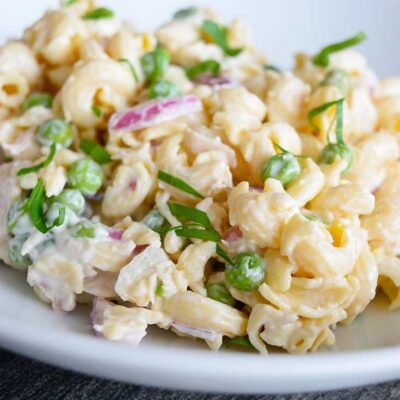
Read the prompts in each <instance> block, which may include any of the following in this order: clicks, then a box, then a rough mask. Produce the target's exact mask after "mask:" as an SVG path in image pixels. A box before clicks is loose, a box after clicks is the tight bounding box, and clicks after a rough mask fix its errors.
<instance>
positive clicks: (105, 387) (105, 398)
mask: <svg viewBox="0 0 400 400" xmlns="http://www.w3.org/2000/svg"><path fill="white" fill-rule="evenodd" d="M30 399H32V400H33V399H34V400H41V399H46V400H47V399H50V400H64V399H65V400H130V399H135V400H250V399H251V400H300V399H304V400H339V399H340V400H350V399H351V400H355V399H359V400H383V399H385V400H389V399H400V381H399V382H390V383H385V384H381V385H377V386H367V387H364V388H357V389H352V390H344V391H336V392H329V393H312V394H295V395H266V396H232V395H226V396H225V395H210V394H201V393H186V392H172V391H167V390H160V389H153V388H144V387H139V386H133V385H127V384H123V383H117V382H111V381H107V380H103V379H97V378H91V377H87V376H83V375H80V374H76V373H73V372H69V371H64V370H62V369H59V368H53V367H50V366H47V365H45V364H42V363H39V362H36V361H32V360H29V359H27V358H24V357H20V356H17V355H15V354H12V353H9V352H7V351H2V350H1V349H0V400H30Z"/></svg>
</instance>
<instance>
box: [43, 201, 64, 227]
mask: <svg viewBox="0 0 400 400" xmlns="http://www.w3.org/2000/svg"><path fill="white" fill-rule="evenodd" d="M64 221H65V207H62V208H60V211H59V214H58V217H57V218H56V219H55V220H54V222H53V225H52V226H51V227H49V228H47V229H48V230H51V229H53V228H55V227H56V226H61V225H62V224H63V223H64Z"/></svg>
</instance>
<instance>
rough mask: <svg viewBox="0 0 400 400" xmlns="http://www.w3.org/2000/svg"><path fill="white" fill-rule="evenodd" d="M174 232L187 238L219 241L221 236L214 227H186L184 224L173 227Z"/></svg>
mask: <svg viewBox="0 0 400 400" xmlns="http://www.w3.org/2000/svg"><path fill="white" fill-rule="evenodd" d="M174 231H175V233H176V235H177V236H179V237H184V238H189V239H201V240H207V241H209V242H219V241H220V240H221V236H220V235H219V233H218V232H217V231H215V230H214V229H212V230H208V229H197V228H187V227H185V226H183V227H180V228H176V229H174Z"/></svg>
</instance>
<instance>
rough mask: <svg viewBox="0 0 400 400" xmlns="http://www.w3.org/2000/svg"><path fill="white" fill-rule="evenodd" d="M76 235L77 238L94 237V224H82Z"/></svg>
mask: <svg viewBox="0 0 400 400" xmlns="http://www.w3.org/2000/svg"><path fill="white" fill-rule="evenodd" d="M74 236H75V237H77V238H91V239H93V238H94V237H95V236H96V234H95V230H94V228H93V227H92V226H81V227H80V228H79V229H78V230H77V231H76V232H75V235H74Z"/></svg>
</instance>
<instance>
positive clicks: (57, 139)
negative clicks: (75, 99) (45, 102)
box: [39, 118, 74, 147]
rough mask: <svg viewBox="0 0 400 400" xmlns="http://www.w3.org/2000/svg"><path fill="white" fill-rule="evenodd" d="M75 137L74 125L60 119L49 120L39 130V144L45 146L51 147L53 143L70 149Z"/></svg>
mask: <svg viewBox="0 0 400 400" xmlns="http://www.w3.org/2000/svg"><path fill="white" fill-rule="evenodd" d="M73 136H74V130H73V128H72V125H71V124H69V123H68V122H66V121H64V120H63V119H59V118H53V119H49V120H48V121H46V122H45V123H44V124H43V125H42V126H41V127H40V129H39V142H40V144H42V145H43V146H50V145H51V144H52V143H56V144H59V145H61V146H62V147H69V146H70V145H71V143H72V140H73Z"/></svg>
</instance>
